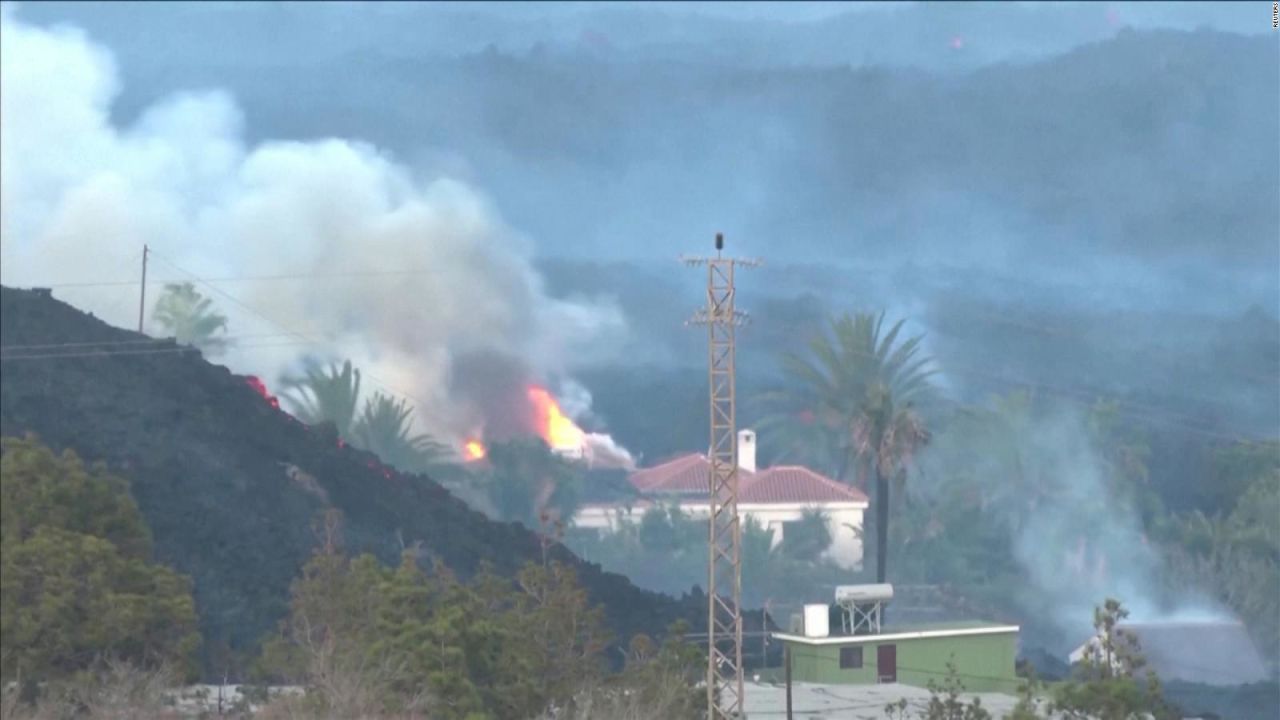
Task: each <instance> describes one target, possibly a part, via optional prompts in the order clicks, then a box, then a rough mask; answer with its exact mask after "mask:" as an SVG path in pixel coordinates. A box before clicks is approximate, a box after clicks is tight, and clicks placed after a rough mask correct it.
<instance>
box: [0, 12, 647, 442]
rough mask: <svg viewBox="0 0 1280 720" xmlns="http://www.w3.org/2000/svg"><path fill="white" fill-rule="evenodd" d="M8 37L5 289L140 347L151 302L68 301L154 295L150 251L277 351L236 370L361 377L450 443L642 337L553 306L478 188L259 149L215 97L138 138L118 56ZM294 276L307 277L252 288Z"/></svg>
mask: <svg viewBox="0 0 1280 720" xmlns="http://www.w3.org/2000/svg"><path fill="white" fill-rule="evenodd" d="M2 32H3V42H2V43H0V45H2V47H3V56H2V60H0V66H2V69H3V82H2V84H3V87H4V103H3V120H2V122H0V132H2V133H3V134H2V136H0V137H2V139H0V143H2V145H3V153H2V156H3V166H2V170H0V174H2V176H3V181H2V182H0V187H2V188H3V198H2V204H0V233H2V235H3V260H4V262H3V266H2V268H0V276H2V278H3V282H4V283H6V284H14V285H32V284H53V285H55V290H56V291H57V294H58V295H59V296H61V297H63V298H65V299H67V300H69V301H71V302H73V303H74V304H77V305H79V306H81V307H83V308H85V309H87V310H90V311H93V312H95V313H96V314H98V315H99V316H101V317H103V318H104V319H105V320H107V321H109V322H112V323H114V324H117V325H123V326H129V325H132V324H133V322H134V321H135V320H134V319H135V318H136V305H135V304H134V303H135V302H136V300H133V299H132V297H133V296H134V293H135V292H136V288H127V287H125V288H121V287H103V286H92V287H79V288H76V287H57V286H58V285H63V284H67V283H102V282H104V281H120V280H124V279H128V278H133V277H136V273H137V265H136V262H137V260H136V258H137V257H138V255H139V253H140V251H141V248H142V245H143V243H147V244H149V245H150V246H151V247H152V248H154V249H155V251H156V255H155V260H154V261H153V263H152V273H153V275H152V277H153V278H160V280H161V281H163V280H175V281H177V280H183V279H187V278H185V277H184V276H183V274H182V271H187V272H190V273H192V274H194V275H197V276H200V277H206V278H207V277H214V278H235V279H237V280H238V281H237V282H232V283H224V284H218V285H217V286H216V287H218V288H219V289H221V290H222V291H223V292H225V293H227V294H229V295H230V296H231V298H234V301H233V300H232V299H231V298H228V297H226V296H224V295H222V294H220V293H218V292H211V291H210V290H209V289H208V288H207V287H200V290H201V292H203V293H204V294H206V295H208V296H209V297H211V298H212V299H213V300H214V301H215V303H217V305H218V307H219V309H220V310H221V311H222V312H224V313H225V314H227V315H228V316H229V317H230V326H231V328H232V334H233V335H237V334H242V335H246V336H247V335H253V336H255V337H256V338H258V339H253V340H250V339H247V338H246V339H242V340H241V341H240V342H238V343H237V345H236V346H235V348H233V350H232V351H231V353H230V356H229V358H228V360H229V364H230V365H231V366H232V367H233V368H235V369H237V370H240V371H243V372H253V373H255V374H260V375H264V376H265V377H267V378H278V377H280V376H281V375H282V374H283V373H286V372H287V371H289V370H290V369H291V368H293V367H295V365H296V362H297V359H298V358H299V357H300V356H302V355H303V354H304V353H305V354H308V355H311V356H314V357H317V358H322V359H339V358H350V359H351V360H352V361H353V362H354V363H355V364H356V365H357V367H360V368H361V369H363V370H364V372H365V389H366V391H370V390H383V391H384V392H387V391H389V392H391V393H392V394H395V395H403V396H407V397H409V398H410V399H411V401H412V402H413V403H414V404H415V405H416V406H417V407H418V409H419V411H420V413H419V420H420V421H422V422H421V425H422V429H425V430H429V431H434V432H437V433H441V434H443V435H444V437H445V438H447V439H457V438H460V437H462V436H463V435H466V434H469V433H472V432H475V431H477V430H481V429H483V425H484V424H485V422H486V421H499V422H500V421H501V419H502V418H503V417H507V416H508V415H504V414H503V413H502V410H503V409H504V408H502V407H501V405H502V403H504V402H507V403H509V402H512V400H511V399H510V398H511V397H512V396H503V395H501V394H495V393H494V392H493V390H494V389H495V388H503V387H523V386H524V385H525V384H527V383H529V382H539V383H546V382H550V381H552V380H554V379H556V378H558V377H562V376H565V375H567V374H568V373H570V372H572V371H573V368H574V366H575V363H576V362H578V361H581V360H584V359H600V358H599V355H598V354H596V355H595V357H593V353H592V352H591V348H592V347H593V346H607V345H608V343H607V342H602V343H600V344H599V345H595V343H596V342H597V341H602V340H605V341H607V340H608V339H610V338H613V339H617V338H619V337H622V336H623V335H625V333H626V323H625V321H624V319H623V316H622V314H621V312H620V311H619V310H618V308H617V307H616V306H613V305H610V304H608V303H605V302H591V301H587V300H560V299H552V298H550V297H548V295H547V294H546V292H545V291H544V289H543V285H542V280H541V278H540V276H539V275H538V274H537V273H536V272H535V271H534V270H533V268H532V266H531V265H530V263H529V259H528V258H529V254H530V244H529V243H528V242H527V241H526V240H525V239H524V238H522V237H520V236H519V234H518V233H516V232H515V231H514V230H512V229H511V228H509V227H506V226H505V225H504V224H503V223H502V221H501V220H500V218H499V217H498V214H497V213H496V211H495V210H494V208H493V207H491V205H490V204H489V203H488V201H487V200H486V199H485V197H484V196H483V195H482V194H481V193H480V192H479V191H477V190H476V189H475V188H472V187H470V186H468V185H466V184H464V183H461V182H457V181H454V180H451V179H449V178H441V177H431V178H424V177H419V176H416V175H415V174H413V173H412V172H410V171H409V170H407V169H406V168H405V167H403V166H401V165H399V164H397V163H396V162H395V161H394V160H392V159H391V158H389V157H387V156H386V155H385V154H383V153H382V152H380V151H379V150H378V149H377V148H375V147H373V146H371V145H367V144H363V143H360V142H355V141H348V140H339V139H325V140H320V141H315V142H305V143H303V142H264V143H261V144H258V145H254V146H248V145H247V144H246V143H245V142H244V141H243V139H242V138H243V130H244V124H245V123H244V117H243V116H242V114H241V112H240V110H239V109H238V107H237V106H236V103H235V102H234V101H233V99H232V98H231V97H229V96H228V95H227V94H225V93H221V92H216V91H209V92H188V93H183V94H179V95H175V96H171V97H167V98H165V99H163V100H162V101H160V102H157V103H156V104H154V105H152V106H151V107H149V108H148V109H147V110H146V111H145V112H144V113H143V114H142V115H141V116H140V117H139V118H138V120H137V121H136V122H134V123H131V124H129V125H128V126H125V127H120V126H117V125H115V124H113V122H112V120H111V117H110V109H111V104H112V101H113V99H114V98H115V97H116V96H117V95H118V93H119V92H120V90H121V84H120V81H119V78H118V74H117V70H116V66H115V63H114V61H113V58H112V56H111V54H110V53H109V52H107V51H106V50H104V49H103V48H101V47H99V46H96V45H94V44H93V43H92V42H91V41H90V40H89V39H88V38H87V37H86V36H85V35H84V34H83V33H81V32H79V31H77V30H75V29H68V28H57V29H52V30H46V29H41V28H37V27H34V26H30V25H27V24H25V23H23V22H22V21H21V20H19V19H18V18H17V17H15V10H14V8H13V7H12V6H8V5H6V6H4V8H3V23H2ZM178 268H181V270H179V269H178ZM278 275H287V276H290V277H289V279H285V280H276V281H270V282H267V281H253V280H251V279H250V278H253V277H260V276H278ZM155 284H156V285H158V284H159V281H157V282H156V283H155ZM157 291H158V287H154V286H153V287H152V288H151V292H152V293H155V292H157ZM153 297H154V295H153ZM263 316H265V319H264V317H263ZM514 398H516V399H517V400H516V402H518V401H519V399H521V398H524V393H523V392H519V393H516V394H515V395H514ZM511 416H513V417H519V416H520V415H519V414H516V415H511ZM499 429H500V430H502V431H506V432H515V431H516V430H518V429H519V428H499Z"/></svg>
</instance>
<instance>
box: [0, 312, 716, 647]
mask: <svg viewBox="0 0 1280 720" xmlns="http://www.w3.org/2000/svg"><path fill="white" fill-rule="evenodd" d="M0 292H2V293H3V294H2V296H0V299H2V302H0V345H3V349H4V360H3V365H2V366H0V367H2V369H3V373H2V374H0V377H2V382H0V433H2V434H4V435H6V436H10V435H22V434H24V433H29V432H30V433H35V434H36V435H38V436H39V437H40V438H41V439H42V440H43V441H44V442H45V443H46V444H48V445H49V446H50V447H53V448H55V449H56V450H61V449H63V448H68V447H70V448H73V449H74V450H75V451H76V452H77V453H79V454H80V455H81V456H82V457H84V458H85V459H86V460H89V461H97V460H101V461H104V462H105V463H106V464H107V465H108V467H109V468H110V469H112V470H114V471H116V472H118V473H119V474H121V475H123V476H125V477H127V478H129V480H130V481H131V482H132V489H133V494H134V496H135V498H136V499H137V502H138V505H139V507H140V508H141V510H142V512H143V514H144V515H145V516H146V519H147V521H148V523H149V524H150V526H151V528H152V531H153V533H154V535H155V544H156V553H157V558H158V559H159V560H160V561H161V562H164V563H166V564H170V565H172V566H173V567H174V568H176V569H177V570H179V571H180V572H183V573H186V574H189V575H190V576H191V577H192V579H193V580H194V581H195V595H196V602H197V604H198V608H199V611H200V614H201V630H202V632H203V634H204V636H205V638H206V648H207V647H208V646H209V645H211V644H214V643H217V642H218V641H219V640H223V641H225V642H227V643H229V644H230V645H231V647H232V648H236V649H247V648H250V647H252V645H253V644H254V643H255V641H257V640H258V639H259V638H260V637H261V636H262V634H263V633H265V632H267V631H268V630H270V629H271V628H273V627H274V624H275V622H276V621H277V620H278V619H279V618H280V617H281V616H282V615H283V613H284V611H285V609H286V602H287V597H288V587H289V583H290V581H291V580H292V579H293V578H294V577H295V576H296V575H297V574H298V571H299V569H300V568H301V567H302V565H303V563H304V562H305V561H306V559H307V557H308V556H309V554H310V553H311V551H312V548H313V547H314V545H315V542H316V536H315V534H314V533H313V530H312V526H313V519H314V518H315V517H316V516H317V513H319V512H320V511H321V510H322V509H324V508H325V507H326V506H327V503H331V504H332V506H333V507H336V508H338V509H340V510H341V511H342V512H343V514H344V516H345V520H346V527H345V537H346V542H347V544H348V546H349V548H350V549H351V550H353V551H356V552H360V551H371V552H374V553H376V554H377V555H379V556H381V557H382V558H383V559H384V560H387V561H390V560H393V559H394V558H395V557H397V555H398V553H399V552H400V549H401V547H402V544H401V543H403V544H404V545H412V544H413V543H414V542H415V541H421V542H422V546H423V548H424V549H425V550H426V551H427V552H428V553H430V554H433V555H435V556H437V557H439V558H440V559H441V560H443V561H444V562H445V563H446V564H447V565H448V566H450V567H451V568H454V569H455V570H457V571H458V572H460V573H463V574H467V573H469V572H471V571H473V570H474V569H475V568H476V567H477V566H478V565H479V564H480V563H481V562H482V561H486V560H487V561H489V562H492V563H493V564H494V565H496V566H497V567H498V569H499V570H501V571H503V572H504V573H509V572H510V571H512V570H514V569H515V568H516V567H518V566H519V565H520V564H522V563H524V562H525V561H527V560H531V559H535V558H540V557H541V549H540V544H539V541H538V539H537V538H536V537H535V536H534V535H533V534H531V533H530V532H529V531H527V530H526V529H524V528H523V527H521V526H519V525H515V524H501V523H495V522H491V521H489V520H488V519H487V518H485V517H484V516H482V515H480V514H479V513H477V512H474V511H472V510H471V509H469V508H468V507H467V506H466V505H464V504H463V503H462V502H461V501H459V500H458V499H456V498H454V497H453V496H452V495H450V494H449V493H448V492H447V491H445V490H444V489H442V488H441V487H440V486H439V485H437V484H436V483H435V482H433V481H432V480H430V479H428V478H426V477H422V476H410V475H404V474H401V473H397V472H395V471H392V470H390V469H384V468H382V467H381V466H380V465H379V464H378V463H377V461H376V459H375V458H374V457H373V456H372V455H369V454H367V453H363V452H360V451H356V450H353V449H351V448H349V447H348V448H339V447H337V443H336V442H335V441H334V440H333V439H331V438H330V439H326V438H325V437H323V436H322V435H323V434H322V432H320V431H319V430H314V431H313V430H312V429H310V428H308V427H306V426H304V425H302V424H300V423H298V422H297V421H295V420H293V418H291V417H290V416H289V415H287V414H285V413H284V412H282V411H280V410H278V409H276V408H274V407H273V406H272V405H271V404H270V403H269V402H267V401H266V400H265V399H264V398H263V397H262V396H261V395H259V394H258V392H257V391H255V390H254V389H253V388H252V387H250V385H249V384H248V383H247V381H246V378H244V377H242V376H236V375H233V374H231V372H230V371H228V370H227V369H226V368H224V367H222V366H219V365H213V364H210V363H209V362H207V361H205V360H204V359H203V358H202V357H200V355H199V354H197V353H194V352H190V351H184V350H183V349H181V348H179V347H177V346H176V345H174V344H173V343H171V342H164V341H159V342H157V341H149V340H147V339H146V338H145V337H144V336H141V335H138V334H136V333H133V332H129V331H125V330H121V329H118V328H114V327H111V326H109V325H107V324H105V323H103V322H102V321H100V320H97V319H96V318H94V317H93V316H91V315H86V314H84V313H81V312H79V311H78V310H76V309H74V308H72V307H71V306H69V305H67V304H65V303H62V302H60V301H57V300H54V299H52V298H51V297H49V296H47V295H41V294H40V293H39V292H38V291H24V290H15V289H11V288H0ZM91 343H97V344H96V345H94V344H91ZM289 465H292V466H296V468H298V469H300V470H301V471H303V472H304V473H306V474H307V475H310V476H313V477H314V478H315V483H310V481H309V480H307V479H305V477H300V475H299V473H298V472H297V471H296V470H292V469H287V466H289ZM291 476H292V478H293V479H291ZM317 485H318V487H316V486H317ZM555 552H556V554H557V555H560V556H562V557H563V558H565V559H570V560H571V561H572V562H575V563H579V564H580V567H579V573H580V575H581V577H582V582H583V584H584V586H585V587H587V588H588V590H589V591H590V592H591V594H592V596H593V599H594V600H595V601H596V602H600V603H603V604H604V605H605V607H606V612H607V614H608V618H609V622H610V625H611V626H612V628H613V629H614V631H615V632H616V633H618V634H619V635H620V636H621V637H623V638H627V637H629V636H630V635H631V634H633V633H636V632H642V631H643V632H650V633H653V632H659V631H661V630H663V629H664V628H665V627H666V626H667V625H668V624H669V623H670V622H672V621H674V620H675V619H677V617H685V618H689V619H691V620H694V619H696V618H698V617H700V613H699V612H698V611H699V610H700V609H701V604H700V603H696V602H694V601H693V599H692V598H686V601H688V602H685V601H677V600H673V599H671V598H668V597H666V596H662V595H657V594H654V593H649V592H645V591H642V590H639V589H637V588H636V587H634V586H633V585H631V584H630V582H628V581H627V580H626V578H624V577H622V576H619V575H615V574H611V573H604V572H602V571H601V570H600V569H599V567H598V566H595V565H588V564H585V563H581V562H580V561H578V560H577V559H576V558H574V557H573V556H571V555H569V554H568V553H567V551H563V550H557V551H555ZM689 603H693V604H689Z"/></svg>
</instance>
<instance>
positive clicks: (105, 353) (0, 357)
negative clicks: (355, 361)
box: [0, 342, 310, 361]
mask: <svg viewBox="0 0 1280 720" xmlns="http://www.w3.org/2000/svg"><path fill="white" fill-rule="evenodd" d="M309 344H310V343H299V342H281V343H259V344H253V345H242V346H238V348H237V349H239V348H247V349H256V348H273V347H297V346H298V345H309ZM193 352H194V353H199V352H201V350H200V348H197V347H176V348H144V349H140V350H102V351H84V352H67V353H45V354H37V355H21V354H20V355H4V354H0V361H10V360H58V359H63V358H112V357H121V356H132V355H164V354H174V353H193Z"/></svg>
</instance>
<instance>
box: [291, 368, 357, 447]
mask: <svg viewBox="0 0 1280 720" xmlns="http://www.w3.org/2000/svg"><path fill="white" fill-rule="evenodd" d="M283 384H284V386H285V388H286V389H285V391H284V393H282V397H284V399H285V400H286V401H287V402H288V403H289V405H290V406H292V408H293V414H294V415H295V416H296V417H297V418H298V419H299V420H301V421H302V422H304V423H306V424H308V425H319V424H320V423H324V422H331V423H333V425H334V428H336V429H337V431H338V437H340V438H342V439H343V440H346V441H348V442H350V441H351V440H352V439H353V438H352V435H351V431H352V429H353V425H354V424H355V418H356V404H357V402H358V400H359V398H360V371H359V370H356V369H354V368H352V367H351V361H350V360H347V361H346V362H345V363H343V365H342V369H341V370H339V369H338V366H337V365H336V364H335V365H333V366H331V367H330V368H329V370H328V371H327V372H326V371H324V370H322V369H321V368H320V367H319V366H318V365H316V364H315V363H311V364H310V365H309V366H308V367H307V369H306V371H305V373H304V374H303V376H302V377H286V378H285V379H284V381H283Z"/></svg>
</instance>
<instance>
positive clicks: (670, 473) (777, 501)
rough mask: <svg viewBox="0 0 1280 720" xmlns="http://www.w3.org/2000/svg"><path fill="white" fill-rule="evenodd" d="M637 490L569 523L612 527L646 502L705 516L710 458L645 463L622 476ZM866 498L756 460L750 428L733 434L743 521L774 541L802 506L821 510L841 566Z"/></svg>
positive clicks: (852, 549) (854, 558) (856, 544)
mask: <svg viewBox="0 0 1280 720" xmlns="http://www.w3.org/2000/svg"><path fill="white" fill-rule="evenodd" d="M627 480H628V482H629V484H630V485H631V487H632V488H634V489H635V491H636V495H637V497H636V498H634V499H631V500H629V501H626V502H620V501H613V502H595V503H587V504H584V505H582V506H581V507H580V508H579V509H578V511H577V513H576V514H575V515H574V525H576V526H577V527H580V528H596V529H599V530H600V531H601V532H611V531H616V530H617V529H618V528H619V527H620V526H621V524H622V523H635V522H639V521H640V519H641V518H642V517H644V513H646V512H648V510H649V509H651V508H653V507H657V506H661V505H678V506H679V507H680V509H681V510H682V511H684V512H685V513H686V514H687V515H691V516H694V517H704V518H705V517H706V516H707V513H708V512H709V503H708V501H707V500H708V498H707V496H708V494H709V492H710V483H711V463H710V461H709V460H708V459H707V456H706V455H703V454H698V453H690V454H688V455H681V456H679V457H676V458H673V459H671V460H667V461H666V462H663V463H659V464H657V465H654V466H652V467H647V468H641V469H638V470H635V471H633V472H632V473H631V474H630V475H629V476H628V478H627ZM868 505H869V502H868V500H867V496H866V495H865V494H863V493H862V492H861V491H860V490H858V489H857V488H854V487H850V486H848V485H845V484H842V483H839V482H836V481H835V480H832V479H831V478H828V477H826V476H824V475H822V474H821V473H818V472H815V471H813V470H810V469H809V468H806V467H801V466H799V465H778V466H774V467H770V468H763V469H761V468H757V467H756V435H755V433H754V432H753V431H751V430H743V431H742V432H740V433H738V512H739V513H740V514H741V515H742V517H743V520H744V522H745V521H747V520H755V521H756V522H758V523H760V525H761V526H762V527H764V528H765V529H767V530H771V531H772V532H773V543H774V545H775V546H776V545H778V544H779V543H781V542H782V541H783V539H784V538H785V537H786V533H787V526H788V525H789V524H791V523H795V522H798V521H799V520H800V519H801V517H802V515H803V513H804V511H805V510H810V509H817V510H821V511H822V512H823V513H824V514H825V515H826V517H827V524H828V529H829V530H830V531H831V539H832V540H831V545H830V547H828V548H827V551H826V555H827V556H828V557H829V558H830V559H831V560H833V561H834V562H836V563H837V564H839V565H840V566H842V567H845V568H849V569H853V568H857V567H859V566H860V565H861V563H862V539H861V534H862V519H863V514H864V512H865V511H866V510H867V507H868Z"/></svg>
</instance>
